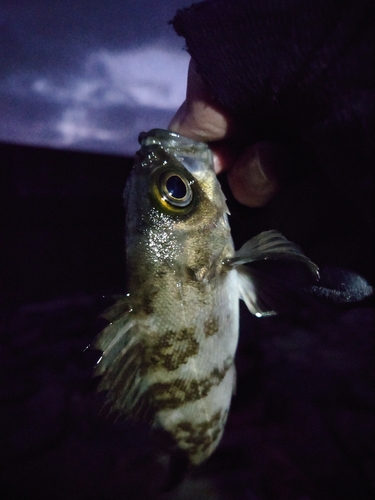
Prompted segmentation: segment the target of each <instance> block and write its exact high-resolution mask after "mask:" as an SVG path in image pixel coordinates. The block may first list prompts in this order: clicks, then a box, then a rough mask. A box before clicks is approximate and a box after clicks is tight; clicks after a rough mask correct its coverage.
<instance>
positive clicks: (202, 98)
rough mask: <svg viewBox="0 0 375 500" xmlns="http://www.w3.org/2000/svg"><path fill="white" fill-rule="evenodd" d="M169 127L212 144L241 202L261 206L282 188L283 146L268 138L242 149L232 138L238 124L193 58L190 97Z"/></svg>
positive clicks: (217, 162)
mask: <svg viewBox="0 0 375 500" xmlns="http://www.w3.org/2000/svg"><path fill="white" fill-rule="evenodd" d="M169 129H170V130H171V131H173V132H177V133H178V134H181V135H184V136H186V137H189V138H191V139H194V140H198V141H203V142H208V143H209V145H210V148H211V149H212V151H213V154H214V168H215V172H216V173H217V174H219V173H221V172H224V171H227V177H228V184H229V187H230V189H231V191H232V193H233V195H234V197H235V198H236V199H237V201H239V202H240V203H242V204H244V205H247V206H249V207H261V206H264V205H266V204H267V203H268V202H269V201H270V200H271V199H272V198H273V196H274V195H275V194H276V193H277V192H278V191H279V189H280V187H281V183H282V180H281V179H282V177H283V170H284V163H285V162H284V155H283V152H282V151H281V148H280V147H279V146H278V145H276V144H274V143H271V142H266V141H265V142H257V143H255V144H251V145H249V146H248V147H245V148H241V150H238V146H237V147H236V146H234V142H233V141H232V138H233V137H234V136H235V134H236V127H235V123H234V121H233V119H232V117H231V116H230V114H229V113H228V112H227V111H226V110H225V109H224V108H223V107H222V106H221V105H220V104H219V103H218V102H216V101H215V99H214V98H213V97H212V95H211V93H210V90H209V89H208V87H207V86H206V84H205V83H204V82H203V80H202V79H201V77H200V75H199V73H198V72H197V69H196V65H195V63H194V61H193V60H191V61H190V65H189V72H188V81H187V92H186V100H185V101H184V102H183V104H182V105H181V107H180V108H179V109H178V111H177V113H176V114H175V116H174V117H173V119H172V121H171V123H170V125H169Z"/></svg>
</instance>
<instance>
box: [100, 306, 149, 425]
mask: <svg viewBox="0 0 375 500" xmlns="http://www.w3.org/2000/svg"><path fill="white" fill-rule="evenodd" d="M103 317H105V318H106V319H109V320H111V323H110V324H109V325H108V326H107V327H106V328H104V329H103V330H102V331H101V332H100V333H99V335H98V337H97V338H96V341H95V343H94V348H96V349H99V350H101V351H102V356H101V358H100V359H99V361H98V362H97V365H96V368H95V371H94V375H95V376H100V382H99V385H98V390H99V391H105V392H106V393H107V397H106V403H107V404H108V406H109V407H110V410H111V411H115V410H116V411H118V412H119V413H120V414H121V415H122V416H124V417H132V418H134V419H139V420H145V421H149V420H150V414H151V409H150V408H149V404H148V400H147V397H146V395H147V387H146V385H145V384H144V383H143V377H142V367H143V356H144V348H143V345H142V338H141V331H140V328H139V322H138V321H137V320H136V319H135V318H134V316H133V315H132V313H131V311H129V308H128V307H127V299H126V297H123V298H120V299H119V300H118V301H117V302H116V303H115V304H114V305H113V306H112V307H111V308H109V309H108V310H107V311H106V312H105V313H104V314H103Z"/></svg>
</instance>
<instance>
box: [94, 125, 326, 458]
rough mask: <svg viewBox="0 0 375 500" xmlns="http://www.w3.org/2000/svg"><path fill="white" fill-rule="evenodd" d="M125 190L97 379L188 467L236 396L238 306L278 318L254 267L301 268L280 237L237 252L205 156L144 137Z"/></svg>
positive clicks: (175, 138)
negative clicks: (281, 264) (115, 282)
mask: <svg viewBox="0 0 375 500" xmlns="http://www.w3.org/2000/svg"><path fill="white" fill-rule="evenodd" d="M139 140H140V144H141V149H140V151H139V152H138V153H137V155H136V158H135V163H134V167H133V170H132V172H131V174H130V177H129V179H128V182H127V185H126V189H125V193H124V200H125V208H126V264H127V282H126V291H127V294H126V296H124V297H123V298H121V299H119V300H118V302H117V303H116V304H115V305H114V306H113V307H112V308H111V309H110V310H109V311H108V312H107V314H106V318H107V319H108V320H109V321H110V324H109V325H108V326H107V327H106V328H105V329H104V330H103V331H102V332H101V333H100V334H99V336H98V338H97V340H96V344H95V347H96V348H98V349H100V350H101V351H102V353H103V354H102V357H101V358H100V360H99V361H98V364H97V367H96V374H97V375H100V376H101V381H100V384H99V390H105V391H107V399H108V403H109V404H110V406H111V408H112V409H114V410H117V411H118V412H119V413H120V414H121V415H123V416H125V417H131V418H135V419H140V420H143V421H147V422H149V423H150V424H151V426H152V428H154V429H155V430H157V429H159V430H161V431H162V432H163V434H165V435H167V436H169V439H170V442H171V443H172V445H173V446H174V447H175V448H176V449H177V450H179V451H181V452H183V453H184V455H186V457H187V459H188V461H189V462H190V464H194V465H197V464H200V463H201V462H202V461H204V460H205V459H206V458H208V457H209V456H210V455H211V454H212V452H213V451H214V450H215V448H216V447H217V445H218V443H219V441H220V438H221V436H222V433H223V429H224V425H225V422H226V419H227V416H228V411H229V406H230V402H231V397H232V394H233V389H234V385H235V367H234V356H235V352H236V347H237V340H238V330H239V299H243V300H244V301H245V303H246V304H247V306H248V308H249V309H250V311H251V312H252V313H254V314H256V315H258V316H262V315H264V314H272V313H273V311H272V310H270V309H272V308H270V306H269V302H268V299H267V283H263V284H262V285H261V286H260V284H259V279H255V278H254V276H255V275H253V274H252V270H251V265H250V266H245V264H248V263H252V262H255V261H259V260H263V259H289V260H295V261H299V262H301V263H302V264H303V265H305V266H306V268H307V269H308V270H309V272H311V273H312V275H314V276H317V274H318V269H317V267H316V266H315V264H313V263H312V262H311V261H310V260H309V259H308V258H307V257H306V256H305V255H303V254H302V252H301V250H300V249H299V248H298V247H297V246H296V245H294V244H293V243H291V242H289V241H288V240H287V239H286V238H284V237H283V236H282V235H281V234H280V233H278V232H277V231H266V232H263V233H261V234H259V235H258V236H256V237H254V238H253V239H251V240H250V241H248V242H247V243H245V245H244V246H243V247H242V248H241V249H240V250H239V251H238V252H235V250H234V246H233V242H232V238H231V233H230V228H229V224H228V208H227V205H226V201H225V197H224V194H223V192H222V190H221V187H220V184H219V182H218V180H217V178H216V175H215V173H214V170H213V162H212V153H211V151H210V149H209V147H208V146H207V145H206V144H204V143H201V142H195V141H192V140H190V139H187V138H185V137H182V136H180V135H178V134H175V133H172V132H169V131H166V130H159V129H155V130H151V131H150V132H149V133H142V134H141V135H140V139H139Z"/></svg>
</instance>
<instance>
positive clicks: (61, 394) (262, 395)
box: [0, 144, 375, 500]
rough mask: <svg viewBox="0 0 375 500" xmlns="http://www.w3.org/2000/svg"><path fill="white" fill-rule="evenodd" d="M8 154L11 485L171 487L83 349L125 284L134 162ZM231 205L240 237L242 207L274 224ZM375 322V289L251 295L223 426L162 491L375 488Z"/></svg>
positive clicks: (3, 363) (345, 491)
mask: <svg viewBox="0 0 375 500" xmlns="http://www.w3.org/2000/svg"><path fill="white" fill-rule="evenodd" d="M0 154H1V164H0V175H1V184H0V186H1V196H0V201H1V208H2V217H1V247H2V251H1V258H2V265H1V297H0V298H1V305H2V315H1V350H0V376H1V385H0V467H1V470H0V492H1V498H4V499H19V498H20V499H28V498H40V499H67V500H68V499H69V500H71V499H79V500H81V499H82V500H83V499H116V500H117V499H138V498H139V499H144V498H149V499H153V498H159V494H158V493H157V490H158V485H160V482H162V478H163V477H164V476H165V474H166V471H165V467H164V465H163V464H162V463H160V462H158V461H157V459H156V458H155V456H154V454H153V451H152V448H151V446H150V440H149V436H148V433H147V429H145V428H143V427H142V426H139V425H135V424H132V423H124V422H119V421H117V422H116V421H114V419H113V418H107V416H106V414H103V413H102V412H101V404H102V401H101V399H100V396H97V395H96V394H95V381H93V380H92V379H91V373H92V369H93V366H94V364H95V361H96V359H97V358H98V354H97V353H96V352H94V351H90V350H85V348H86V346H88V345H89V344H90V343H91V342H92V340H93V339H94V337H95V334H96V333H97V332H98V331H99V329H100V328H101V326H102V323H101V322H100V320H98V314H99V313H100V311H102V310H103V309H104V308H105V307H106V305H107V304H108V303H109V300H108V299H107V298H103V296H105V297H108V296H110V295H111V294H114V293H119V292H121V291H122V289H123V288H122V287H123V277H124V273H125V269H124V263H123V223H124V214H123V209H122V191H123V187H124V183H125V179H126V177H127V175H128V173H129V168H130V166H131V159H129V158H125V157H121V156H110V155H100V154H96V155H94V154H89V153H82V152H74V151H60V150H52V149H39V148H33V147H26V146H16V145H10V144H2V145H1V147H0ZM229 204H230V207H231V211H232V214H233V215H232V221H233V231H234V237H235V239H236V241H237V242H239V241H241V240H242V239H245V238H246V234H247V233H246V231H250V229H249V228H246V227H245V226H244V224H245V222H244V221H245V220H248V221H249V220H251V219H252V223H254V224H255V226H254V227H253V231H255V232H256V231H258V230H259V229H261V228H262V225H264V224H265V223H264V220H263V219H262V217H261V216H260V214H258V215H257V214H255V215H254V212H251V213H250V212H248V211H247V210H245V209H243V208H241V207H239V206H238V205H236V204H235V203H234V202H233V200H231V199H229ZM251 214H252V215H251ZM249 217H250V219H249ZM262 220H263V222H262ZM248 225H251V224H250V222H248ZM296 236H297V237H299V238H300V239H301V241H302V242H303V241H304V236H303V234H302V235H299V236H298V234H297V235H296ZM246 239H247V238H246ZM373 325H374V310H373V303H372V300H371V299H365V300H362V301H359V302H356V303H354V304H349V305H344V306H343V305H336V306H335V305H332V304H331V303H327V302H322V301H315V300H311V301H310V300H307V301H306V303H303V304H302V306H300V307H299V309H298V310H297V311H293V312H291V313H286V314H283V315H281V316H279V317H274V318H268V319H267V318H266V319H262V320H256V319H254V318H253V317H251V315H250V314H249V313H248V312H247V311H246V310H245V309H244V308H242V306H241V335H240V345H239V349H238V353H237V368H238V383H237V393H236V396H235V397H234V399H233V405H232V410H231V413H230V417H229V421H228V425H227V428H226V432H225V435H224V439H223V441H222V443H221V445H220V446H219V449H218V450H217V451H216V452H215V453H214V455H213V456H212V457H211V458H210V459H209V460H208V462H207V463H205V464H204V465H202V466H201V467H200V468H198V469H197V470H195V471H193V472H192V473H191V475H190V476H188V478H187V479H186V480H185V481H184V482H183V483H182V485H181V486H180V487H179V488H178V489H177V490H175V491H173V492H171V493H168V494H165V495H160V498H166V499H202V500H203V499H215V500H216V499H218V500H222V499H223V500H226V499H241V500H242V499H244V500H245V499H246V500H248V499H251V500H263V499H270V500H274V499H285V500H294V499H296V500H297V499H298V500H315V499H327V500H333V499H340V500H342V499H348V500H349V499H350V500H352V499H353V498H355V499H372V498H374V496H375V482H374V477H375V475H374V470H375V453H374V442H375V439H374V438H375V435H374V404H375V398H374V363H373V359H374V358H373V354H374V352H373V348H374V343H373Z"/></svg>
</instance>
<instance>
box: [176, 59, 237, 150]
mask: <svg viewBox="0 0 375 500" xmlns="http://www.w3.org/2000/svg"><path fill="white" fill-rule="evenodd" d="M169 129H170V130H171V131H172V132H177V133H178V134H181V135H184V136H186V137H189V138H191V139H194V140H197V141H203V142H210V141H217V140H221V139H224V138H225V137H228V136H229V135H230V133H231V129H232V122H231V120H230V117H229V115H228V114H227V113H226V112H225V110H224V108H223V107H222V106H221V105H220V104H219V103H218V102H217V101H215V99H214V98H213V97H212V95H211V93H210V91H209V89H208V87H207V86H206V84H205V83H204V82H203V80H202V78H201V77H200V75H199V73H198V72H197V69H196V65H195V63H194V61H193V60H191V61H190V64H189V71H188V81H187V91H186V100H185V101H184V102H183V104H182V105H181V107H180V108H179V109H178V111H177V113H176V114H175V116H174V117H173V118H172V121H171V123H170V124H169Z"/></svg>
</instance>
